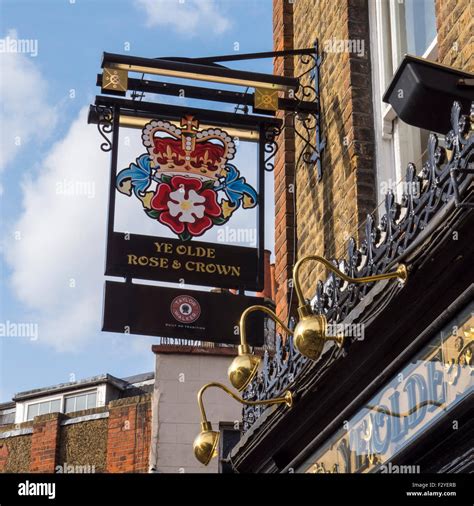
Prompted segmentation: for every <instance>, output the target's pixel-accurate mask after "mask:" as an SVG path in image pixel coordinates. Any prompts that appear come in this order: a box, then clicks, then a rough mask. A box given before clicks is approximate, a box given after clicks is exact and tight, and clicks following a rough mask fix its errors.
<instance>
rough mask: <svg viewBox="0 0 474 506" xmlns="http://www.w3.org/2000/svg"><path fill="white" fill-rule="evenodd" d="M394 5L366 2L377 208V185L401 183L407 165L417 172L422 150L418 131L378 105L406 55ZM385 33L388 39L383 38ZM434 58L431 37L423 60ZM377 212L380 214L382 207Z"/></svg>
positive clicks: (393, 2) (395, 1) (380, 194)
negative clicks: (416, 133) (367, 9)
mask: <svg viewBox="0 0 474 506" xmlns="http://www.w3.org/2000/svg"><path fill="white" fill-rule="evenodd" d="M433 1H434V0H433ZM398 2H399V0H377V1H370V2H369V34H370V49H371V54H372V62H371V64H372V90H373V108H374V129H375V150H376V160H377V169H376V170H377V204H381V203H382V202H383V199H384V193H383V192H382V189H383V188H382V185H381V184H380V183H381V182H382V181H385V182H388V181H391V182H392V184H396V183H397V182H398V181H400V180H403V178H404V176H405V171H406V168H407V165H408V163H409V162H414V163H417V162H418V163H417V170H418V171H419V170H421V164H420V163H419V158H420V155H421V153H422V152H423V148H424V146H421V143H420V136H419V135H414V130H416V131H418V129H415V127H412V126H410V125H407V124H406V123H403V122H402V121H400V120H399V118H398V117H397V114H396V112H395V110H394V109H393V107H392V106H391V105H389V104H386V103H384V102H383V101H382V96H383V94H384V93H385V90H386V89H387V88H388V86H389V84H390V82H391V80H392V77H393V74H394V73H395V71H396V70H397V68H398V66H399V65H400V63H401V60H402V59H403V55H404V54H405V53H406V47H405V42H404V40H406V39H404V38H403V37H401V36H400V34H401V31H402V26H403V24H402V20H401V19H400V16H399V14H400V10H399V9H397V4H398ZM387 33H390V34H391V36H390V37H387V36H386V34H387ZM437 56H438V41H437V37H435V38H434V39H433V41H432V42H431V44H430V45H429V47H428V49H427V50H426V52H425V53H424V54H423V58H427V59H429V60H436V58H437ZM402 193H403V188H402V187H401V185H398V186H397V191H396V196H397V197H398V198H399V199H400V197H401V195H402ZM378 209H379V211H380V210H381V209H382V212H383V206H382V207H381V208H378Z"/></svg>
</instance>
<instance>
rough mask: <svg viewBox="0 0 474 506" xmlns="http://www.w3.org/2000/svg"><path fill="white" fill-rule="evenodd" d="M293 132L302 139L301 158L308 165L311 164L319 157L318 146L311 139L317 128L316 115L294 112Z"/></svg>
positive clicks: (314, 136)
mask: <svg viewBox="0 0 474 506" xmlns="http://www.w3.org/2000/svg"><path fill="white" fill-rule="evenodd" d="M294 125H295V134H296V135H297V137H299V138H300V139H301V140H302V141H303V143H304V144H303V147H302V148H301V153H302V160H303V162H305V163H306V164H308V165H311V164H313V163H314V161H315V157H316V159H317V158H319V157H320V153H319V150H318V147H317V146H316V144H315V143H314V142H312V140H311V139H316V135H315V133H316V129H317V128H318V116H317V115H316V114H312V113H301V112H297V113H296V114H295V122H294ZM298 126H300V127H302V128H303V130H302V132H300V129H299V128H298Z"/></svg>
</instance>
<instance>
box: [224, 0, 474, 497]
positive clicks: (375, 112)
mask: <svg viewBox="0 0 474 506" xmlns="http://www.w3.org/2000/svg"><path fill="white" fill-rule="evenodd" d="M473 9H474V6H473V3H472V2H470V1H469V0H459V1H455V0H452V1H444V0H377V1H375V0H368V1H367V0H334V1H330V0H274V1H273V34H274V49H275V50H291V49H302V48H308V47H314V44H315V41H316V40H317V42H318V45H319V51H320V54H321V55H322V65H321V67H320V76H319V96H318V99H319V102H318V103H319V110H320V113H321V129H322V135H323V137H324V138H325V147H324V151H323V154H322V178H321V180H318V177H317V170H316V167H315V166H312V165H311V164H308V163H306V161H305V160H302V150H303V147H304V146H305V145H306V143H305V142H304V141H302V140H301V138H300V137H299V136H298V135H295V129H297V128H298V125H297V122H298V118H296V119H295V115H294V114H291V113H282V112H280V113H279V114H280V117H281V118H283V119H284V123H285V126H286V127H287V128H284V129H283V131H282V133H281V134H280V139H279V150H278V152H277V157H276V164H275V173H274V175H275V214H276V222H275V277H276V308H277V309H276V312H277V314H278V315H279V316H280V317H281V318H283V319H286V318H288V316H289V315H295V314H296V311H295V305H296V302H297V301H296V300H295V299H296V296H295V293H294V290H293V287H294V283H293V280H292V268H293V265H294V264H295V262H296V261H297V260H299V259H302V258H304V257H305V256H308V255H320V256H323V257H325V258H326V259H328V260H329V261H331V262H332V263H333V265H335V266H337V267H339V269H340V270H342V271H344V273H345V274H346V275H347V276H350V277H352V278H359V277H366V276H370V275H373V274H379V273H385V272H387V271H390V270H393V269H394V268H395V267H397V266H400V264H403V265H404V266H405V267H406V269H407V272H408V280H407V283H406V284H404V285H403V286H401V285H396V284H394V283H390V282H388V283H386V282H383V281H382V282H378V283H372V284H370V285H366V284H364V285H363V284H358V283H357V284H356V283H350V282H341V280H340V277H339V276H338V275H336V274H333V273H331V274H329V275H327V273H328V270H326V268H324V267H321V265H320V264H317V263H313V262H308V263H307V264H305V265H304V268H303V269H302V272H301V278H300V281H301V284H302V289H303V293H304V295H305V297H306V298H307V300H308V301H309V302H310V311H312V312H313V313H314V314H315V315H323V316H324V317H325V318H326V321H327V322H328V324H331V325H332V324H337V325H338V326H340V328H341V329H343V330H341V333H343V334H344V344H343V346H342V347H341V348H338V347H337V346H335V345H334V344H332V343H329V342H328V343H325V350H324V351H323V352H322V353H321V355H320V356H319V357H318V358H316V359H314V358H312V359H307V358H305V357H303V356H302V354H301V353H299V352H298V350H297V349H295V348H297V347H295V345H294V343H293V338H292V337H290V338H289V339H285V337H282V338H281V341H280V342H279V343H278V344H279V346H277V349H278V353H277V354H276V355H275V356H273V357H269V358H268V360H266V362H265V364H264V366H263V371H262V372H261V373H259V374H257V375H256V376H255V378H253V380H252V381H251V383H250V384H249V385H248V386H247V387H246V389H245V391H244V396H245V397H246V398H247V399H248V400H251V401H254V402H256V403H258V402H262V401H268V400H270V399H274V398H276V397H280V396H281V395H283V393H284V392H285V391H286V390H290V391H291V392H292V393H293V395H295V396H296V398H297V401H296V402H295V403H294V405H293V406H292V407H291V408H290V409H288V408H287V407H284V406H283V407H282V406H280V407H277V408H265V407H254V406H247V407H245V408H244V412H243V420H242V422H243V432H244V435H243V437H241V438H240V441H239V442H238V443H237V444H235V446H234V447H233V448H232V449H231V450H230V452H229V454H228V456H227V460H228V461H231V462H232V472H238V473H373V472H375V473H377V472H378V473H384V472H389V473H390V472H397V471H391V469H392V467H391V466H395V467H394V468H393V469H399V466H405V465H409V466H414V467H413V468H410V469H412V471H411V472H416V473H459V472H472V469H473V464H472V430H473V421H472V420H473V408H472V402H471V403H470V399H471V398H472V392H473V388H474V384H473V379H472V356H473V354H474V340H473V334H472V330H471V326H472V319H473V317H472V315H473V309H474V307H473V304H472V300H473V290H474V285H473V282H474V264H473V262H472V258H473V255H474V244H473V243H472V240H471V239H470V237H469V236H470V235H471V233H470V230H472V223H473V220H474V209H473V207H472V202H473V196H474V186H473V185H474V177H473V174H472V173H470V172H469V171H464V172H463V171H462V170H460V169H461V168H467V167H471V169H472V167H473V166H474V165H473V164H474V150H473V146H474V145H473V143H472V136H473V134H474V114H473V111H474V94H473V93H472V85H471V87H469V84H468V83H467V81H468V80H469V79H472V77H473V75H472V73H473V72H474V58H473V54H474V50H473V49H474V47H473V41H474V36H473V33H474V10H473ZM407 54H409V55H411V58H408V59H406V58H405V55H407ZM303 58H304V57H300V56H285V57H284V58H281V57H278V58H276V59H275V60H274V72H275V73H276V74H279V75H284V76H287V77H299V76H301V79H302V83H303V84H308V78H309V74H308V73H306V74H304V72H306V71H307V70H308V65H306V64H305V61H303ZM307 61H308V59H306V62H307ZM407 61H411V62H414V63H413V65H419V66H420V67H423V68H424V69H428V68H429V69H431V70H433V74H430V77H429V78H427V77H426V76H425V81H424V82H423V84H422V86H423V89H422V91H420V89H419V88H418V89H416V92H418V95H415V93H416V92H414V91H413V88H415V84H414V81H416V78H413V77H412V75H410V76H411V80H410V79H409V78H407V81H404V86H402V85H401V84H400V82H399V81H396V79H397V78H398V77H399V74H398V73H397V69H404V68H406V66H404V65H407V63H406V62H407ZM446 66H448V67H452V68H447V67H446ZM435 71H436V72H437V73H438V74H436V73H435ZM412 72H414V71H412ZM407 73H409V71H407ZM443 73H444V74H443ZM446 74H450V75H454V76H455V78H453V84H451V85H450V86H449V87H448V86H447V85H446V83H445V82H443V78H441V77H440V75H444V76H446ZM433 76H434V77H433ZM417 77H418V76H417ZM392 82H394V83H398V84H397V85H398V86H399V88H396V91H397V93H399V98H400V100H403V99H404V98H406V94H407V93H410V91H411V92H412V93H413V94H412V100H413V101H414V102H416V101H418V102H419V107H418V109H416V104H415V106H414V109H416V111H417V114H418V115H420V116H422V115H424V116H425V118H426V117H428V116H429V117H430V118H431V119H432V123H431V125H433V124H435V121H434V120H433V118H435V119H436V120H438V119H439V118H443V119H446V120H447V119H450V131H449V132H448V131H447V130H445V131H441V130H436V129H435V128H433V129H430V130H424V129H422V128H419V127H417V126H415V125H416V124H417V123H415V122H412V123H411V124H408V123H407V122H404V121H402V119H401V117H399V116H398V114H397V112H396V111H395V109H394V107H392V105H389V103H388V101H384V95H385V92H386V90H387V89H389V86H390V85H391V83H392ZM407 82H409V83H410V85H411V86H412V89H410V88H409V86H408V85H407V84H406V83H407ZM394 86H395V84H394ZM463 86H464V87H465V89H464V91H463V92H462V94H461V92H460V91H459V89H460V88H461V87H463ZM440 89H441V90H442V91H443V92H444V93H445V94H446V95H447V97H448V98H447V99H446V100H445V103H444V104H442V105H441V104H440V105H439V106H437V105H432V107H430V108H428V107H427V106H426V105H425V104H421V102H422V100H421V99H420V96H422V97H424V96H425V95H429V94H430V93H431V94H432V95H431V96H433V95H436V93H437V92H438V93H439V90H440ZM466 89H467V91H466ZM469 90H471V91H469ZM414 96H416V97H417V99H418V100H414V99H413V97H414ZM460 97H461V98H460ZM437 100H438V101H439V100H440V99H439V98H438V99H437ZM410 104H412V102H410ZM428 109H429V110H428ZM400 116H401V115H400ZM425 125H429V122H428V121H427V122H426V123H425ZM293 127H294V128H293ZM431 130H433V131H431ZM312 139H313V143H314V141H315V137H314V133H313V138H312ZM456 174H459V176H458V179H456V176H455V175H456ZM360 287H362V288H360ZM307 321H308V320H307ZM311 328H312V327H311V325H310V323H308V327H307V329H309V330H308V334H309V335H311ZM333 328H334V327H333ZM346 329H348V331H346ZM356 329H359V330H360V333H359V334H357V330H356ZM353 331H355V333H351V332H353ZM314 333H315V334H317V332H316V331H314ZM298 337H301V334H300V335H299V336H298ZM326 345H327V346H326ZM452 368H454V370H455V371H456V379H453V378H452V377H451V376H450V371H451V370H452ZM415 384H416V385H417V386H416V387H415V386H414V385H415ZM437 389H439V390H437ZM415 390H416V392H415ZM408 392H410V394H407V393H408ZM438 394H440V395H438ZM428 405H429V407H427V406H428ZM453 420H454V421H455V422H456V423H455V424H454V425H453ZM289 427H291V430H289V429H288V428H289ZM336 496H337V494H335V497H336Z"/></svg>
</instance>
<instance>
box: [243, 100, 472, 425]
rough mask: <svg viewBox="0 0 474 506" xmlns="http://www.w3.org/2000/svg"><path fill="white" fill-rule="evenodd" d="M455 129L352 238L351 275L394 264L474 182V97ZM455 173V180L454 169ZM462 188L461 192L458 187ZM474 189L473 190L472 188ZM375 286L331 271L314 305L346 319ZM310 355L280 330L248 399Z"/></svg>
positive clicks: (322, 364) (266, 393)
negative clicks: (283, 337)
mask: <svg viewBox="0 0 474 506" xmlns="http://www.w3.org/2000/svg"><path fill="white" fill-rule="evenodd" d="M451 124H452V130H451V132H449V134H448V135H447V137H446V141H445V146H442V145H441V144H440V142H439V140H438V137H437V136H436V135H435V134H431V135H430V138H429V141H428V151H427V153H428V158H427V161H426V162H425V163H424V165H423V169H422V171H421V172H420V173H419V174H417V171H416V167H415V165H414V164H412V163H410V164H409V165H408V168H407V171H406V179H405V185H404V193H403V196H402V198H401V202H400V203H398V202H397V201H396V199H395V195H394V193H393V192H391V191H389V192H388V193H387V195H386V198H385V214H384V216H383V217H382V219H381V220H380V224H379V225H378V226H377V225H376V223H375V219H374V217H373V216H371V215H369V216H368V217H367V221H366V224H365V227H366V228H365V237H366V238H365V240H364V241H363V242H362V243H361V245H360V247H358V248H357V246H356V241H355V240H354V239H353V238H350V239H349V241H348V245H347V256H346V259H344V260H340V261H338V262H336V263H335V265H338V266H339V268H341V269H342V270H344V271H345V272H346V273H347V274H349V275H350V276H368V275H371V274H377V273H381V272H384V271H386V270H387V269H388V268H389V266H390V265H391V264H393V262H394V261H395V260H396V259H397V258H398V257H399V256H400V255H402V254H404V253H405V252H406V251H407V249H408V248H409V247H410V246H412V245H413V243H414V240H415V239H416V238H417V236H418V235H419V234H420V233H421V232H422V231H423V230H424V229H425V228H426V227H427V225H428V224H429V223H430V222H431V221H432V219H433V217H434V216H435V215H436V214H437V213H438V212H439V211H440V210H441V209H442V208H443V207H444V206H446V205H447V203H448V202H451V201H454V202H455V201H456V194H457V195H458V197H459V198H460V197H461V196H462V195H463V194H464V193H467V189H468V188H470V189H471V190H472V186H473V185H474V103H473V106H472V108H471V112H470V115H463V114H461V108H460V106H459V104H458V103H454V105H453V107H452V111H451ZM453 172H454V174H455V176H454V178H455V179H454V181H453V176H452V174H453ZM456 192H457V193H456ZM471 193H472V191H471ZM370 289H371V286H370V285H367V284H350V285H347V284H345V283H342V282H341V280H339V279H338V278H337V277H336V276H334V275H332V274H331V275H330V276H329V277H328V278H327V279H326V281H325V282H324V283H323V282H322V281H319V282H318V284H317V287H316V293H315V297H314V300H313V309H314V310H315V312H317V313H321V314H324V315H325V316H326V318H327V320H328V321H329V322H332V323H340V322H343V321H344V319H345V318H346V317H347V315H348V314H349V313H350V312H351V311H352V310H353V309H354V308H355V307H356V306H357V304H359V302H360V301H361V299H362V298H363V297H364V296H365V295H366V294H367V293H368V291H369V290H370ZM354 339H356V338H355V337H352V338H346V340H345V341H346V344H345V347H344V348H343V349H341V350H340V349H338V348H336V347H334V348H333V350H334V351H332V352H331V351H329V352H328V353H329V356H328V354H325V355H323V357H322V358H321V359H320V361H319V362H318V365H317V371H318V372H316V374H317V375H320V374H322V371H323V370H324V369H325V368H327V367H330V366H331V365H332V364H333V363H334V361H335V360H337V358H338V357H339V356H340V355H341V354H345V353H348V349H349V348H350V345H351V343H352V341H353V340H354ZM307 363H308V360H307V359H306V358H305V357H303V356H302V355H300V354H298V353H297V352H296V351H295V349H294V347H293V341H292V339H291V337H290V338H288V339H287V340H286V342H285V343H284V344H283V343H282V340H281V337H279V336H277V348H276V353H275V355H274V356H273V357H270V356H269V355H268V354H265V357H264V363H263V371H262V372H261V373H260V374H259V375H258V376H257V377H256V379H255V380H254V381H253V382H252V383H251V384H250V385H249V386H248V387H247V389H246V391H245V392H244V396H245V398H246V399H248V400H261V399H267V398H272V397H277V396H278V395H280V394H281V393H282V392H283V391H284V390H286V389H288V388H291V384H292V383H293V381H294V379H295V378H296V377H297V376H298V375H299V374H301V372H302V371H303V369H304V368H305V366H306V365H307ZM263 409H265V408H263V407H261V406H260V407H253V406H246V407H245V408H244V410H243V427H244V431H246V430H248V429H249V428H250V426H251V425H252V424H253V423H254V422H255V420H256V419H257V418H258V417H259V416H260V414H261V413H262V411H263Z"/></svg>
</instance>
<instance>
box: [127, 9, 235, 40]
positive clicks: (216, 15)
mask: <svg viewBox="0 0 474 506" xmlns="http://www.w3.org/2000/svg"><path fill="white" fill-rule="evenodd" d="M136 5H137V6H138V7H139V8H141V9H143V10H144V11H145V14H146V16H147V20H146V25H147V26H148V27H155V26H171V27H172V28H173V29H175V30H176V31H177V32H179V33H180V34H182V35H187V36H190V37H191V36H194V35H197V34H198V33H199V32H201V33H204V34H206V35H208V34H217V35H219V34H221V33H224V32H225V31H226V30H228V29H229V27H230V25H231V23H230V20H229V19H228V18H227V17H226V16H225V15H224V14H223V13H222V12H219V7H218V5H217V2H216V1H215V0H183V1H179V0H136Z"/></svg>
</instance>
